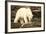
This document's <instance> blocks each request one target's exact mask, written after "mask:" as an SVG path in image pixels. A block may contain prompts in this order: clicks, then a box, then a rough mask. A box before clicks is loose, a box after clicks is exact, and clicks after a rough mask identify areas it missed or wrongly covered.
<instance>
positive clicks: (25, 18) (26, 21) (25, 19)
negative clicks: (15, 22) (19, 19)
mask: <svg viewBox="0 0 46 34" xmlns="http://www.w3.org/2000/svg"><path fill="white" fill-rule="evenodd" d="M24 21H25V24H27V23H28V20H27V17H26V16H25V17H24Z"/></svg>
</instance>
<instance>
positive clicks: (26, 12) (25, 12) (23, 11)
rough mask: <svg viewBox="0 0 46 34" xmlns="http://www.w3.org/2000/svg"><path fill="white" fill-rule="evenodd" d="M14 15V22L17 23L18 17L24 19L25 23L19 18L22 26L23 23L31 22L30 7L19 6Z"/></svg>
mask: <svg viewBox="0 0 46 34" xmlns="http://www.w3.org/2000/svg"><path fill="white" fill-rule="evenodd" d="M15 16H16V17H15V19H14V23H17V21H18V20H19V18H23V19H24V21H25V23H24V22H23V21H22V20H21V24H22V26H23V25H24V24H28V23H31V22H30V21H31V19H32V17H33V14H32V11H31V9H30V8H20V9H18V11H17V13H16V15H15ZM27 17H28V19H29V22H28V20H27Z"/></svg>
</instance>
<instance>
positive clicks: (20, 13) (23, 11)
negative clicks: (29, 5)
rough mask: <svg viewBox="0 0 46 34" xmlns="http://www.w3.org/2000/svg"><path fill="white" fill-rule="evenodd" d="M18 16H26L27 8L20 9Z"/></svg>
mask: <svg viewBox="0 0 46 34" xmlns="http://www.w3.org/2000/svg"><path fill="white" fill-rule="evenodd" d="M16 15H17V16H25V15H26V8H20V9H19V10H18V11H17V13H16Z"/></svg>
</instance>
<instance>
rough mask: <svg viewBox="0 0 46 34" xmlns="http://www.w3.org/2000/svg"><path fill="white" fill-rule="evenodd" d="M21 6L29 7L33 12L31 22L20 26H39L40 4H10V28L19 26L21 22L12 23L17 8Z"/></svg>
mask: <svg viewBox="0 0 46 34" xmlns="http://www.w3.org/2000/svg"><path fill="white" fill-rule="evenodd" d="M22 7H25V8H27V7H30V9H31V10H32V13H33V18H32V24H26V25H24V26H23V27H22V28H31V27H41V7H40V6H16V5H11V28H20V26H21V23H14V19H15V15H16V12H17V10H18V9H19V8H22ZM35 10H38V11H35ZM31 25H32V26H31Z"/></svg>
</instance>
